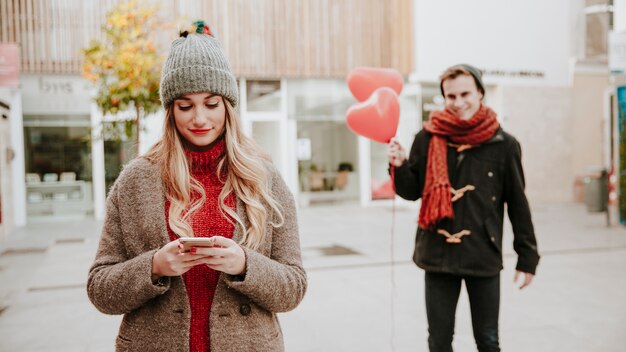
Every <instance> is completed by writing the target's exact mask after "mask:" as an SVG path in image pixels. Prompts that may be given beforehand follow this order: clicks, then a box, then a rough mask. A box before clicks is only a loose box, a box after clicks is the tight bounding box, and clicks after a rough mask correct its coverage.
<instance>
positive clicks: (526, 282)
mask: <svg viewBox="0 0 626 352" xmlns="http://www.w3.org/2000/svg"><path fill="white" fill-rule="evenodd" d="M520 274H523V275H524V282H522V286H520V287H519V289H520V290H521V289H523V288H524V287H526V286H528V285H530V283H531V282H532V281H533V277H535V275H533V274H531V273H525V272H523V271H519V270H516V271H515V276H514V277H513V282H517V279H518V278H519V276H520Z"/></svg>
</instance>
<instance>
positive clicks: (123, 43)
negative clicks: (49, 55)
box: [82, 1, 161, 148]
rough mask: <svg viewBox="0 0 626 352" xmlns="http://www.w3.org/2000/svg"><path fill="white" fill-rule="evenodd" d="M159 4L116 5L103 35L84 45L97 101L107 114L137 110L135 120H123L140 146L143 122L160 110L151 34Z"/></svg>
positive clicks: (84, 69) (88, 75)
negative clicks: (149, 115) (147, 116)
mask: <svg viewBox="0 0 626 352" xmlns="http://www.w3.org/2000/svg"><path fill="white" fill-rule="evenodd" d="M156 11H157V8H156V7H155V6H148V5H145V4H140V3H138V2H137V1H130V2H127V3H122V4H120V5H117V6H116V7H115V8H113V10H111V12H109V13H108V14H107V17H106V23H105V25H103V27H102V30H103V32H104V39H103V40H102V41H98V40H93V41H92V42H91V44H90V45H89V47H87V48H85V49H84V50H83V54H84V59H85V60H84V63H83V66H82V74H83V77H85V78H86V79H88V80H89V81H91V82H93V83H94V84H96V86H97V89H98V91H97V96H96V98H95V100H96V104H97V105H98V106H99V107H100V109H102V112H103V113H105V114H106V113H109V114H112V115H115V114H117V113H119V112H124V111H127V110H131V111H132V110H134V111H135V116H134V119H126V120H122V121H118V122H114V123H113V130H117V125H118V123H124V127H125V128H124V131H125V134H126V135H127V136H128V137H130V136H132V135H133V127H135V133H134V134H135V137H136V143H137V146H136V148H138V145H139V132H140V130H141V124H140V121H141V119H142V117H143V116H146V115H147V114H150V113H153V112H155V111H157V110H158V109H159V107H160V106H161V105H160V101H159V79H160V69H161V57H160V55H159V54H158V52H157V48H156V47H155V44H154V40H153V35H154V33H156V30H157V28H158V26H159V25H160V23H158V19H157V16H156Z"/></svg>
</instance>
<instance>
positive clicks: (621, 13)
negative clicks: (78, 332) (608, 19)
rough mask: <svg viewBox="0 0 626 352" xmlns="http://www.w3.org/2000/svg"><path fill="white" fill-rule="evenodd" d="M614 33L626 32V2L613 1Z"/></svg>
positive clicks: (621, 0)
mask: <svg viewBox="0 0 626 352" xmlns="http://www.w3.org/2000/svg"><path fill="white" fill-rule="evenodd" d="M613 31H615V32H626V0H613Z"/></svg>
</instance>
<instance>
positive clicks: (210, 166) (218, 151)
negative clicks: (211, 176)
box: [184, 137, 225, 173]
mask: <svg viewBox="0 0 626 352" xmlns="http://www.w3.org/2000/svg"><path fill="white" fill-rule="evenodd" d="M184 147H185V154H186V155H187V160H189V163H190V165H191V171H192V172H193V173H196V172H205V171H214V170H215V168H216V167H217V163H218V161H219V159H220V157H221V156H222V155H223V154H224V150H225V143H224V138H223V137H221V138H219V139H218V140H216V141H215V142H213V143H211V144H209V145H207V146H205V147H197V146H193V145H190V144H189V143H185V145H184Z"/></svg>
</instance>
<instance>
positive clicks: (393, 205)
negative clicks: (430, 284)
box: [389, 164, 396, 351]
mask: <svg viewBox="0 0 626 352" xmlns="http://www.w3.org/2000/svg"><path fill="white" fill-rule="evenodd" d="M395 172H396V169H395V166H394V165H393V164H392V165H391V187H392V189H393V198H392V199H391V240H390V241H389V242H390V243H391V249H390V254H391V265H390V268H391V293H390V297H391V299H390V301H391V351H395V350H396V349H395V345H394V340H395V330H396V328H395V321H396V319H395V305H394V298H395V297H394V296H395V292H396V278H395V263H396V262H395V255H394V232H395V223H396V182H395V179H396V177H395Z"/></svg>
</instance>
